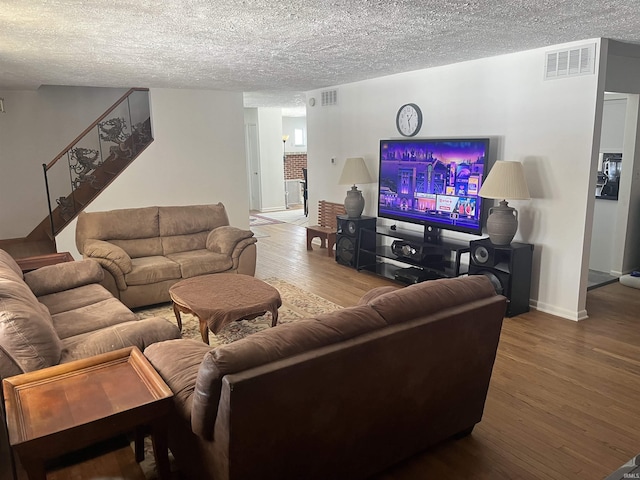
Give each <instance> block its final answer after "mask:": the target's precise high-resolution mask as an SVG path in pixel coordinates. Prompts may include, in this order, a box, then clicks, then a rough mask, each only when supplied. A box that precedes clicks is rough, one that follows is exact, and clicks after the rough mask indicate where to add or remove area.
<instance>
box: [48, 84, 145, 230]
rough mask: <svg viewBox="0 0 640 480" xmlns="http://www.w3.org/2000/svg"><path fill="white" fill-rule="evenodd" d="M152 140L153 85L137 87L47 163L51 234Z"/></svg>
mask: <svg viewBox="0 0 640 480" xmlns="http://www.w3.org/2000/svg"><path fill="white" fill-rule="evenodd" d="M151 142H153V135H152V132H151V120H150V109H149V89H147V88H132V89H130V90H129V91H128V92H127V93H125V94H124V95H123V96H122V97H121V98H120V99H119V100H118V101H117V102H115V103H114V104H113V105H112V106H111V107H110V108H109V109H108V110H107V111H105V112H104V113H103V114H102V115H101V116H100V117H99V118H98V119H97V120H95V121H94V122H93V123H92V124H91V125H89V126H88V127H87V128H86V129H85V130H84V131H83V132H82V133H81V134H80V135H78V137H77V138H76V139H75V140H73V141H72V142H71V143H70V144H69V145H67V147H66V148H65V149H64V150H62V152H60V154H59V155H58V156H56V157H55V158H54V159H53V160H51V162H49V163H48V164H42V168H43V171H44V181H45V188H46V194H47V204H48V207H49V223H50V225H49V226H50V232H51V238H52V239H53V238H55V236H56V234H57V233H58V232H60V230H61V229H62V228H63V227H64V226H65V225H67V223H69V222H70V221H71V220H72V219H73V218H75V217H76V215H77V214H78V213H80V212H81V211H82V210H83V209H84V208H85V207H86V205H87V204H89V202H91V201H92V200H93V199H94V198H95V197H96V196H97V195H98V194H99V193H100V191H101V190H102V189H103V188H105V187H106V186H107V185H109V184H110V183H111V182H112V181H113V180H114V179H115V178H116V177H117V176H118V174H119V173H120V172H121V171H122V170H123V169H124V168H126V166H127V165H129V163H131V162H132V161H133V160H134V159H135V158H136V157H137V156H138V155H139V154H140V153H141V152H142V151H143V150H144V149H145V148H146V147H147V146H149V145H150V144H151ZM62 159H65V160H66V161H61V160H62Z"/></svg>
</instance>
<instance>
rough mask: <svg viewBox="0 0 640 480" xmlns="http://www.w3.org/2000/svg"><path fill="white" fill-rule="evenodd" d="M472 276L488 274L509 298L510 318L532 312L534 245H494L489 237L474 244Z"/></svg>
mask: <svg viewBox="0 0 640 480" xmlns="http://www.w3.org/2000/svg"><path fill="white" fill-rule="evenodd" d="M470 247H471V253H470V256H469V275H486V276H487V277H488V278H489V279H490V280H491V283H493V286H494V287H495V289H496V292H498V293H499V294H501V295H504V296H505V297H507V299H508V303H507V313H506V315H507V317H513V316H514V315H520V314H521V313H524V312H528V311H529V294H530V291H531V264H532V261H533V245H531V244H529V243H512V244H511V245H494V244H493V243H491V240H489V239H488V238H483V239H481V240H474V241H472V242H470Z"/></svg>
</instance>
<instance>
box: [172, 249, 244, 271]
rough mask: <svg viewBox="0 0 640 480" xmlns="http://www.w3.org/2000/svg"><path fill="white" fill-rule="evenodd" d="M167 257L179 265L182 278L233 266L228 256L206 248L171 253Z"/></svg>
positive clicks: (224, 269)
mask: <svg viewBox="0 0 640 480" xmlns="http://www.w3.org/2000/svg"><path fill="white" fill-rule="evenodd" d="M167 257H168V258H169V259H171V260H172V261H174V262H176V263H177V264H179V265H180V272H181V274H182V278H190V277H196V276H198V275H204V274H208V273H218V272H224V271H227V270H229V269H230V268H231V267H232V266H233V260H232V259H231V257H230V256H228V255H223V254H221V253H213V252H210V251H209V250H206V249H205V250H194V251H191V252H180V253H172V254H170V255H167Z"/></svg>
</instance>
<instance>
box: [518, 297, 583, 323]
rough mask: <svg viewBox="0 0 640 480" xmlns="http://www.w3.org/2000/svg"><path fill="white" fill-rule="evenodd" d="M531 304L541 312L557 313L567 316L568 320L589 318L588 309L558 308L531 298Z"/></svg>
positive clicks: (557, 314)
mask: <svg viewBox="0 0 640 480" xmlns="http://www.w3.org/2000/svg"><path fill="white" fill-rule="evenodd" d="M530 304H531V308H535V309H536V310H538V311H539V312H544V313H548V314H550V315H555V316H556V317H562V318H566V319H568V320H573V321H574V322H579V321H580V320H586V319H587V318H589V315H587V311H586V310H579V311H573V310H567V309H565V308H558V307H556V306H555V305H549V304H547V303H543V302H538V301H537V300H531V302H530Z"/></svg>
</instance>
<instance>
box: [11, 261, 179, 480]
mask: <svg viewBox="0 0 640 480" xmlns="http://www.w3.org/2000/svg"><path fill="white" fill-rule="evenodd" d="M103 278H104V272H103V270H102V268H101V267H100V265H98V263H97V262H95V261H93V260H81V261H77V262H67V263H61V264H58V265H51V266H48V267H43V268H40V269H38V270H34V271H32V272H29V273H26V274H24V275H23V274H22V270H21V269H20V267H19V266H18V264H17V263H16V262H15V260H14V259H13V258H11V256H10V255H9V254H8V253H7V252H5V251H4V250H0V381H1V380H2V379H3V378H7V377H11V376H14V375H20V374H22V373H26V372H31V371H34V370H40V369H43V368H46V367H50V366H53V365H58V364H61V363H68V362H70V361H73V360H78V359H81V358H87V357H90V356H93V355H97V354H100V353H104V352H110V351H114V350H117V349H119V348H124V347H129V346H136V347H138V348H139V349H140V350H144V348H145V347H147V346H148V345H150V344H151V343H153V342H159V341H162V340H169V339H176V338H180V332H179V330H178V327H177V326H176V325H175V324H174V323H173V322H171V321H169V320H167V319H164V318H160V317H153V318H147V319H144V320H138V318H137V317H136V315H135V314H134V313H133V312H132V311H131V310H129V309H128V308H127V307H126V306H125V305H123V304H122V303H121V302H120V301H119V300H117V299H116V298H114V297H113V295H112V294H111V293H110V292H109V291H107V290H106V289H105V288H104V287H103V286H102V285H100V282H101V281H102V279H103ZM0 421H1V422H2V424H1V425H0V479H2V480H5V479H10V478H12V477H13V473H12V461H11V454H10V449H9V440H8V436H7V430H6V423H5V415H4V401H3V395H2V390H1V389H0Z"/></svg>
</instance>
